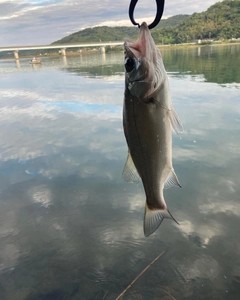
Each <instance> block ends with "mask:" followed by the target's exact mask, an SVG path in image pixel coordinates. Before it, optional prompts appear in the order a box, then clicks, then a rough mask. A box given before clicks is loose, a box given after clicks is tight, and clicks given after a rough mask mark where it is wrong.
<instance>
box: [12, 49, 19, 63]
mask: <svg viewBox="0 0 240 300" xmlns="http://www.w3.org/2000/svg"><path fill="white" fill-rule="evenodd" d="M13 53H14V58H15V60H16V61H17V60H19V56H18V50H15V51H14V52H13Z"/></svg>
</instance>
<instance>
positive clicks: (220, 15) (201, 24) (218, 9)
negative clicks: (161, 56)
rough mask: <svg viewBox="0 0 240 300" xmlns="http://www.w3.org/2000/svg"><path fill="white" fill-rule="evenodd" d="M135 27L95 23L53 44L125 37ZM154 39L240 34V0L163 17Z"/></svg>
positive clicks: (185, 39) (172, 40)
mask: <svg viewBox="0 0 240 300" xmlns="http://www.w3.org/2000/svg"><path fill="white" fill-rule="evenodd" d="M137 34H138V28H136V27H133V26H132V27H107V26H102V27H94V28H87V29H84V30H81V31H79V32H76V33H73V34H71V35H69V36H67V37H64V38H63V39H61V40H59V41H56V42H54V43H53V44H62V43H64V44H68V43H85V42H100V41H102V42H106V41H120V40H123V39H124V38H125V37H128V38H136V37H137ZM152 35H153V38H154V40H155V42H156V43H164V44H178V43H186V42H191V41H193V40H197V39H209V38H214V39H231V38H240V0H223V1H222V2H217V3H215V4H214V5H212V6H210V7H209V8H208V9H207V11H205V12H202V13H194V14H192V15H191V16H189V15H177V16H173V17H170V18H168V19H166V20H165V19H163V20H162V21H161V22H160V23H159V25H158V26H157V27H156V28H155V29H153V30H152Z"/></svg>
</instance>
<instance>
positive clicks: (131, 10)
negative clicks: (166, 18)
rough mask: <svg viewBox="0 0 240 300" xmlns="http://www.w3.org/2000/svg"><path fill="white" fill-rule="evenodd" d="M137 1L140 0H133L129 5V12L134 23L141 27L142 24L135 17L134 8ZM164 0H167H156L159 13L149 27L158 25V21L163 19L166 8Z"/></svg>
mask: <svg viewBox="0 0 240 300" xmlns="http://www.w3.org/2000/svg"><path fill="white" fill-rule="evenodd" d="M137 2H138V0H131V2H130V5H129V10H128V14H129V18H130V20H131V22H132V24H133V25H137V26H138V28H140V24H139V23H137V22H136V21H135V20H134V17H133V14H134V9H135V6H136V4H137ZM164 2H165V0H156V4H157V13H156V17H155V19H154V21H153V22H152V23H151V24H150V25H148V28H149V29H152V28H154V27H156V26H157V25H158V23H159V22H160V21H161V18H162V15H163V10H164Z"/></svg>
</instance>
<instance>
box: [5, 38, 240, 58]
mask: <svg viewBox="0 0 240 300" xmlns="http://www.w3.org/2000/svg"><path fill="white" fill-rule="evenodd" d="M229 45H240V41H233V42H221V43H206V44H196V43H185V44H168V45H162V44H156V46H157V48H159V49H162V50H163V49H169V48H170V49H173V48H174V49H178V48H195V47H206V46H229ZM121 51H122V50H120V49H119V50H115V51H114V50H113V51H107V52H106V54H107V53H114V52H121ZM96 53H100V52H99V50H96V49H94V50H82V51H81V52H79V50H77V51H73V50H71V51H66V56H67V57H68V56H78V55H91V54H96ZM53 56H54V57H56V56H59V57H62V55H61V54H59V52H52V53H47V54H43V55H41V54H35V55H34V57H37V58H43V57H53ZM32 57H33V55H32V54H31V55H30V54H29V55H23V56H20V57H19V60H20V59H23V58H32ZM7 59H14V60H15V58H14V57H0V60H7Z"/></svg>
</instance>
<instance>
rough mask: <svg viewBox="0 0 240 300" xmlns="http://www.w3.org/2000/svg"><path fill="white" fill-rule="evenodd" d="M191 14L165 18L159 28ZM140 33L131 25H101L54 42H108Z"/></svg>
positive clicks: (173, 24) (174, 23)
mask: <svg viewBox="0 0 240 300" xmlns="http://www.w3.org/2000/svg"><path fill="white" fill-rule="evenodd" d="M188 17H189V15H177V16H173V17H170V18H168V19H163V20H162V21H161V22H160V23H159V25H158V27H157V28H166V27H172V26H176V25H177V24H180V23H181V22H182V21H183V20H185V19H186V18H188ZM137 34H138V28H137V27H136V26H135V27H134V26H131V27H126V26H122V27H108V26H100V27H93V28H86V29H84V30H81V31H78V32H75V33H73V34H70V35H68V36H66V37H64V38H63V39H61V40H59V41H56V42H54V43H53V44H70V43H72V44H75V43H88V42H100V41H102V42H108V41H112V42H113V41H122V40H123V39H124V38H126V37H128V38H135V37H137Z"/></svg>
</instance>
